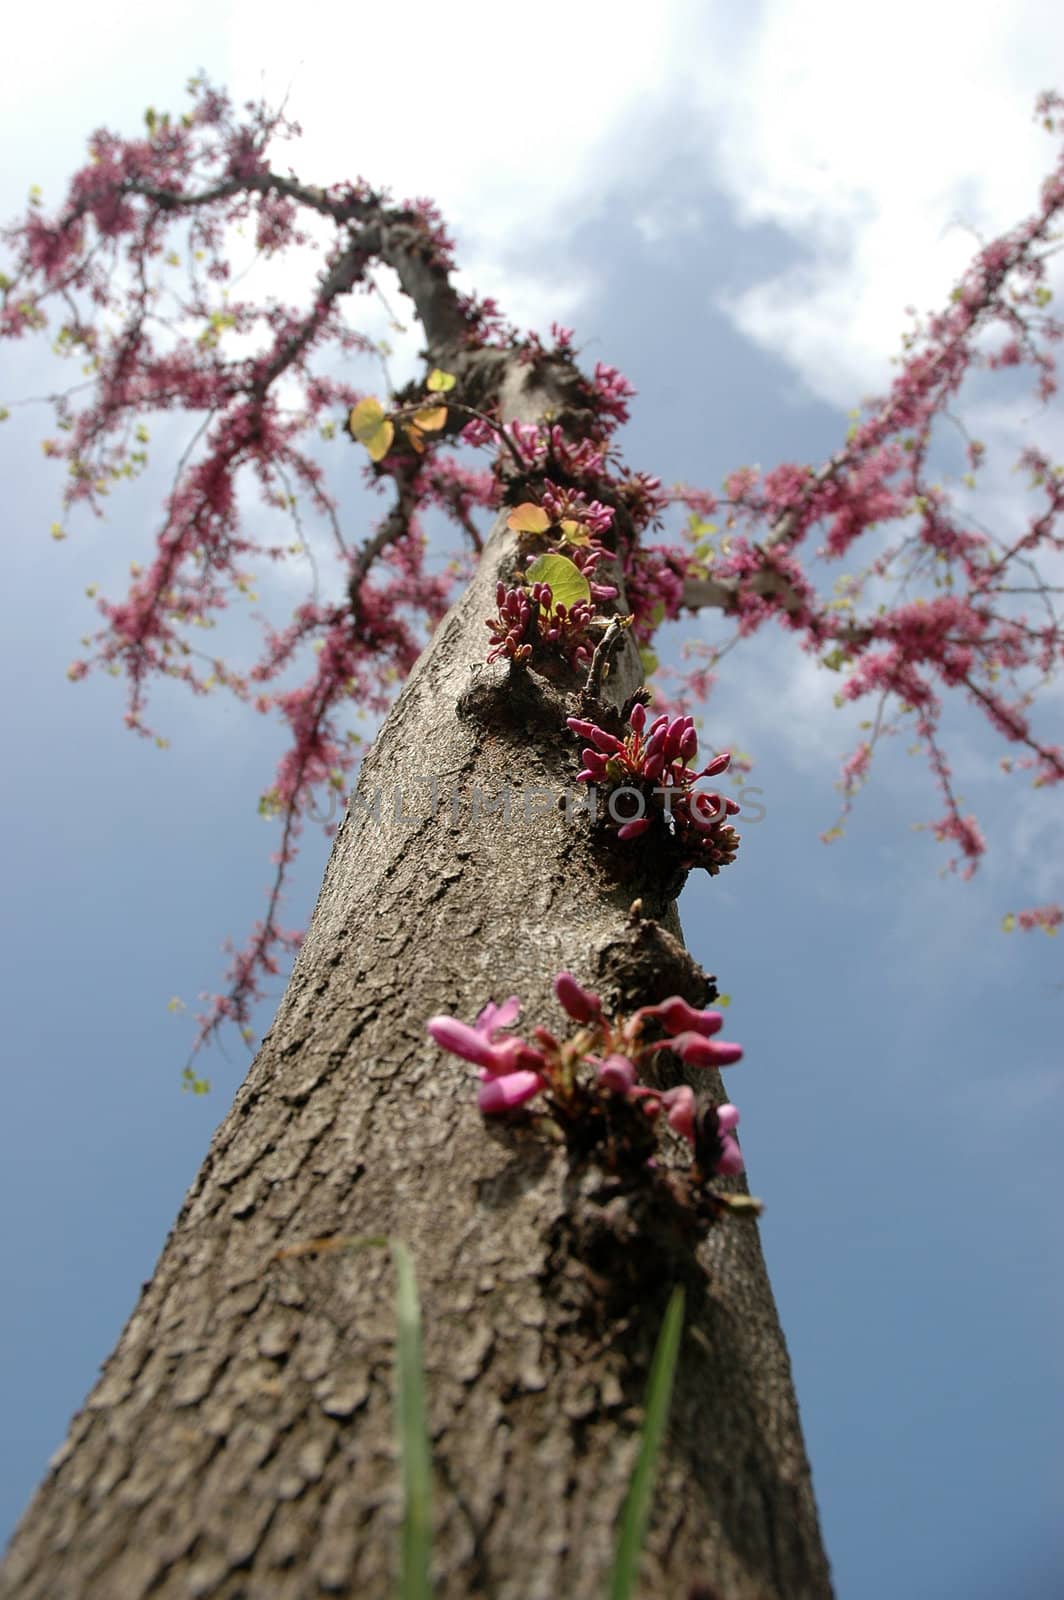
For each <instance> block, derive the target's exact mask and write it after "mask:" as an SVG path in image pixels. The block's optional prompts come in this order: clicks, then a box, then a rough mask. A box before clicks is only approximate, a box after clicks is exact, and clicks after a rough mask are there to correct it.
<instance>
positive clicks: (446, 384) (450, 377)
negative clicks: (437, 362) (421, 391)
mask: <svg viewBox="0 0 1064 1600" xmlns="http://www.w3.org/2000/svg"><path fill="white" fill-rule="evenodd" d="M457 382H458V379H457V378H456V377H455V375H454V373H453V372H441V371H440V369H439V367H433V369H432V371H431V372H430V373H429V376H428V381H427V382H426V384H425V388H426V389H428V390H429V392H430V393H431V394H446V393H447V391H448V389H453V388H454V386H455V384H456V383H457Z"/></svg>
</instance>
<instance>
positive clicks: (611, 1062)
mask: <svg viewBox="0 0 1064 1600" xmlns="http://www.w3.org/2000/svg"><path fill="white" fill-rule="evenodd" d="M598 1080H599V1082H600V1083H601V1084H602V1085H603V1087H604V1088H606V1089H612V1090H614V1092H615V1093H617V1094H627V1093H628V1091H629V1090H630V1089H632V1088H634V1086H635V1081H636V1070H635V1065H634V1063H633V1062H631V1061H629V1059H628V1057H627V1056H620V1055H612V1056H607V1057H606V1059H605V1061H603V1063H602V1065H601V1066H600V1067H599V1070H598Z"/></svg>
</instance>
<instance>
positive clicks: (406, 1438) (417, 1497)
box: [391, 1239, 432, 1600]
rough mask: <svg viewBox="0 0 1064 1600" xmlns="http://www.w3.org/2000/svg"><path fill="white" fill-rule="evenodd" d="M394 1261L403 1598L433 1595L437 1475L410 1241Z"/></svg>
mask: <svg viewBox="0 0 1064 1600" xmlns="http://www.w3.org/2000/svg"><path fill="white" fill-rule="evenodd" d="M391 1249H392V1260H393V1262H394V1263H395V1276H396V1287H395V1317H396V1322H397V1324H398V1362H397V1386H398V1397H397V1398H398V1407H397V1411H398V1436H399V1461H400V1468H401V1471H402V1477H403V1532H402V1545H401V1556H400V1569H399V1600H431V1595H432V1588H431V1584H430V1580H429V1562H430V1558H431V1554H432V1480H431V1467H430V1461H429V1436H428V1424H427V1422H426V1418H425V1374H424V1364H423V1361H422V1356H421V1308H420V1306H419V1304H418V1295H417V1282H416V1280H415V1277H414V1263H413V1259H412V1257H411V1255H410V1252H409V1250H408V1249H407V1248H406V1245H405V1244H403V1243H401V1241H400V1240H398V1239H393V1240H392V1241H391Z"/></svg>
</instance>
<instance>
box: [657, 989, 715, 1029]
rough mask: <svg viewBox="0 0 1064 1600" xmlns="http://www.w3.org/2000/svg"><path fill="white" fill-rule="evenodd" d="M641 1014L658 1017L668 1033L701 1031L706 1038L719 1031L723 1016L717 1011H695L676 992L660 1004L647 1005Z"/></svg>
mask: <svg viewBox="0 0 1064 1600" xmlns="http://www.w3.org/2000/svg"><path fill="white" fill-rule="evenodd" d="M643 1014H644V1016H648V1017H660V1018H661V1021H662V1023H663V1024H664V1026H665V1027H666V1028H667V1029H668V1031H669V1032H670V1033H701V1034H702V1035H704V1037H705V1038H707V1039H708V1038H709V1036H710V1034H712V1033H719V1032H720V1030H721V1028H723V1026H724V1018H723V1016H722V1015H721V1013H720V1012H719V1011H696V1010H695V1008H694V1006H690V1005H688V1003H687V1001H686V1000H683V999H681V997H680V996H679V995H678V994H674V995H671V996H670V997H669V999H668V1000H663V1001H662V1002H661V1004H660V1005H657V1006H647V1007H646V1009H645V1011H644V1013H643Z"/></svg>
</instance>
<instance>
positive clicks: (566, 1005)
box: [554, 972, 602, 1022]
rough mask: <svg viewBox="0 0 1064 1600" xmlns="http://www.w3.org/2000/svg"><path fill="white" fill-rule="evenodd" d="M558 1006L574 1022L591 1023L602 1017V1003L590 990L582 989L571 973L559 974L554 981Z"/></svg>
mask: <svg viewBox="0 0 1064 1600" xmlns="http://www.w3.org/2000/svg"><path fill="white" fill-rule="evenodd" d="M554 993H555V996H556V997H557V1000H558V1004H559V1005H560V1006H561V1008H562V1010H563V1011H565V1012H566V1013H567V1014H568V1015H569V1016H570V1017H572V1019H573V1021H574V1022H591V1021H592V1020H593V1019H595V1018H597V1017H600V1016H601V1015H602V1001H601V1000H600V999H599V997H598V995H597V994H592V992H591V990H590V989H582V988H581V987H580V985H579V984H578V983H577V981H576V979H575V978H574V977H573V975H572V973H571V972H559V974H558V976H557V977H556V978H555V980H554Z"/></svg>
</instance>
